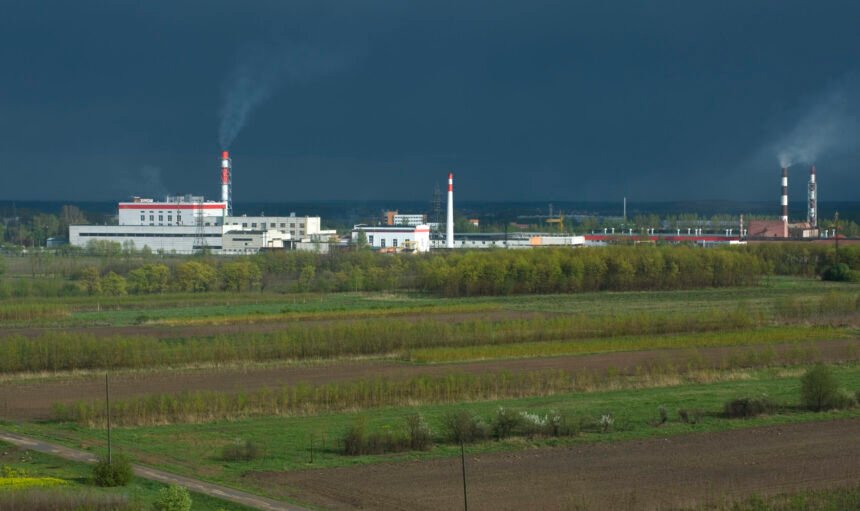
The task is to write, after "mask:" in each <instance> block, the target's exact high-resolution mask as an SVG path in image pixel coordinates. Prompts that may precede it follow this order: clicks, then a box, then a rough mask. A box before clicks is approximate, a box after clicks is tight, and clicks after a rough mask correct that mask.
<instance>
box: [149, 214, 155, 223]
mask: <svg viewBox="0 0 860 511" xmlns="http://www.w3.org/2000/svg"><path fill="white" fill-rule="evenodd" d="M149 221H150V222H155V215H149ZM150 225H151V224H150Z"/></svg>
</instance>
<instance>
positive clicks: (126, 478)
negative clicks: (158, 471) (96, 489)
mask: <svg viewBox="0 0 860 511" xmlns="http://www.w3.org/2000/svg"><path fill="white" fill-rule="evenodd" d="M133 476H134V472H133V470H132V467H131V461H130V460H129V459H128V458H126V457H125V456H121V455H118V456H113V457H112V459H111V460H110V461H108V458H107V456H104V457H102V458H101V459H99V461H98V463H96V464H95V466H94V467H93V481H94V482H95V483H96V485H98V486H109V487H112V486H125V485H127V484H128V483H130V482H131V478H132V477H133Z"/></svg>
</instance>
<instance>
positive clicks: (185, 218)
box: [117, 195, 227, 227]
mask: <svg viewBox="0 0 860 511" xmlns="http://www.w3.org/2000/svg"><path fill="white" fill-rule="evenodd" d="M226 211H227V203H226V202H212V201H206V200H205V199H204V198H203V197H200V196H195V195H176V196H167V198H166V199H164V200H163V201H161V202H156V201H154V200H153V199H144V198H141V197H134V198H133V199H132V200H131V202H120V203H119V204H118V205H117V218H118V219H119V225H149V226H154V225H158V226H186V227H194V226H197V225H198V223H202V224H203V225H204V226H213V225H221V222H222V219H223V218H224V215H225V214H226V213H225V212H226Z"/></svg>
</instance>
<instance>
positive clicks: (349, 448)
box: [343, 417, 430, 456]
mask: <svg viewBox="0 0 860 511" xmlns="http://www.w3.org/2000/svg"><path fill="white" fill-rule="evenodd" d="M415 427H416V436H415V438H414V441H415V445H421V447H420V448H426V447H428V446H429V439H430V433H429V429H427V427H426V425H424V424H423V421H419V422H418V423H416V424H415ZM422 430H423V431H424V433H423V435H426V437H422V436H421V435H422V433H420V432H419V431H422ZM422 438H424V439H423V440H422ZM412 442H413V439H412V438H411V437H410V438H407V437H405V436H403V435H395V434H394V433H393V432H392V431H391V430H390V429H388V428H387V427H386V428H384V429H383V431H379V432H374V433H370V434H368V433H367V427H366V421H365V419H364V418H363V417H361V418H359V419H356V420H355V422H353V424H352V425H351V426H350V427H349V429H347V430H346V433H344V436H343V453H344V454H346V455H347V456H359V455H362V454H383V453H386V452H400V451H405V450H408V449H410V448H411V446H412V445H413V443H412ZM422 442H424V443H423V444H422Z"/></svg>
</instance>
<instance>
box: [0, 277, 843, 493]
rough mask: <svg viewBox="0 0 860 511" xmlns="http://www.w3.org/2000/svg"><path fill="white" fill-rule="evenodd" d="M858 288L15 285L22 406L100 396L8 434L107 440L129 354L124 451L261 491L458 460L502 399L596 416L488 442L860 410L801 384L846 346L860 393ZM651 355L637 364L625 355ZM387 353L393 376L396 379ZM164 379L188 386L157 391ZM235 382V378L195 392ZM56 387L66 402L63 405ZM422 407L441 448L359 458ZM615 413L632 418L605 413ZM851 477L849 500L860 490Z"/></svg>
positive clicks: (545, 443)
mask: <svg viewBox="0 0 860 511" xmlns="http://www.w3.org/2000/svg"><path fill="white" fill-rule="evenodd" d="M858 296H860V286H858V285H857V284H849V283H829V282H822V281H819V280H816V279H806V278H797V277H765V278H763V279H762V282H761V284H760V285H757V286H750V287H743V288H706V289H696V290H671V291H625V292H607V291H602V292H587V293H574V294H550V295H520V296H495V297H493V296H484V297H469V298H440V297H438V296H432V295H428V294H422V293H418V292H415V291H410V292H398V293H355V292H350V293H327V294H326V293H320V294H317V293H295V294H279V293H272V292H259V291H252V292H240V293H224V292H214V293H213V292H210V293H164V294H152V295H128V296H121V297H114V298H109V297H104V296H101V297H96V296H76V297H69V298H38V299H37V298H24V299H21V300H16V299H12V298H7V299H2V300H0V357H2V358H0V398H2V403H3V406H4V407H6V406H7V403H6V401H7V400H8V401H14V400H15V399H16V393H17V391H18V390H19V389H20V390H27V389H28V386H31V385H32V386H37V387H38V385H43V384H44V385H45V387H44V388H45V389H49V390H46V391H45V392H46V394H44V395H47V396H49V398H50V399H52V400H53V399H55V397H54V395H53V394H50V395H49V394H47V392H51V390H50V389H52V388H53V389H57V388H58V387H57V385H56V383H57V382H62V384H63V385H64V386H65V387H68V389H80V393H81V394H80V395H81V397H80V398H78V397H75V396H76V394H75V393H74V392H72V391H69V392H67V393H64V399H66V401H64V402H63V405H62V406H55V407H54V408H53V412H52V413H53V415H52V416H53V419H51V420H43V419H39V420H36V419H33V418H28V419H20V418H16V417H0V428H2V429H6V430H9V431H12V432H16V433H19V434H22V435H31V436H37V437H40V438H43V439H46V440H52V441H56V442H58V443H61V444H64V445H68V446H70V447H75V448H83V449H88V450H90V451H92V452H94V453H99V454H100V453H102V452H103V451H104V449H105V434H106V431H105V429H104V428H103V427H102V424H103V423H104V419H105V415H104V406H103V403H104V401H103V393H102V392H101V387H100V386H99V385H100V384H101V382H102V381H103V374H104V372H103V371H105V370H109V371H110V373H111V375H112V377H114V378H117V379H118V380H119V379H121V378H123V377H125V378H127V379H128V381H137V382H138V383H136V385H138V386H139V389H133V390H135V391H136V392H130V391H128V390H126V392H127V393H126V394H125V395H119V396H113V397H112V408H111V410H112V411H111V415H112V418H113V421H114V422H113V424H114V426H115V428H114V430H113V444H114V449H115V450H117V451H119V452H123V453H125V454H128V455H130V456H131V457H132V458H133V459H134V460H135V462H138V463H141V464H145V465H150V466H154V467H158V468H160V469H164V470H167V471H171V472H174V473H177V474H181V475H185V476H193V477H197V478H199V479H203V480H209V481H212V482H216V483H222V484H225V485H228V486H232V487H237V488H243V489H246V490H248V491H251V492H256V493H261V492H264V491H265V490H263V489H262V488H260V487H254V486H252V483H250V482H249V481H252V480H254V479H253V478H249V477H246V476H247V474H248V473H249V472H256V471H284V470H288V471H293V470H308V469H319V468H333V467H348V466H364V465H368V464H375V463H380V462H400V461H409V460H430V459H438V458H448V457H454V456H457V455H458V454H459V447H458V446H456V445H454V444H453V443H451V441H450V438H449V435H448V433H447V431H446V428H445V423H446V421H448V420H449V419H450V416H451V414H452V413H454V412H457V411H464V410H465V411H468V412H469V413H471V414H474V415H477V416H478V417H480V418H481V419H482V421H483V422H484V423H487V424H489V423H491V422H492V421H493V420H495V419H496V415H497V413H498V410H499V409H500V407H501V408H505V409H509V410H514V411H515V412H517V413H519V412H529V413H533V414H537V415H541V416H543V415H546V414H549V413H550V412H557V413H558V414H560V415H563V416H564V417H565V418H566V420H569V421H570V422H569V423H570V424H575V427H572V428H571V430H573V431H575V432H576V434H565V435H561V436H542V435H536V436H532V437H526V436H518V437H513V438H507V439H503V440H486V439H484V440H480V441H477V442H475V443H470V444H468V445H467V446H466V449H467V451H468V452H469V453H491V452H500V451H514V450H520V449H528V448H532V447H562V446H573V445H578V444H585V443H592V442H623V441H628V440H637V439H647V438H655V437H664V436H669V435H681V434H686V433H691V432H698V433H708V432H715V431H724V430H732V429H739V428H751V427H757V426H766V425H775V424H790V423H799V422H810V421H823V420H830V419H835V418H851V419H857V418H860V407H856V406H855V407H848V408H846V409H844V410H840V411H827V412H822V413H815V412H811V411H808V410H806V409H803V408H801V407H800V406H799V403H800V399H799V393H800V378H801V376H802V375H803V374H804V372H805V371H806V370H807V369H808V368H809V367H810V364H812V363H813V362H814V361H815V360H816V359H818V357H819V355H820V353H819V352H818V351H817V350H819V349H824V348H826V347H828V346H829V347H830V348H829V349H830V351H828V352H826V353H827V357H828V358H826V360H828V361H831V362H834V363H833V364H832V367H833V371H834V373H835V375H836V377H837V379H838V381H839V383H840V385H841V386H842V387H843V388H844V389H845V390H846V391H848V392H850V393H851V394H852V395H854V393H855V392H857V391H860V359H858V357H860V344H852V341H855V340H857V339H858V337H860V299H858ZM829 341H833V342H831V343H829V344H828V342H829ZM822 346H823V347H824V348H822ZM634 352H635V353H637V355H639V356H638V357H635V361H633V362H631V361H630V360H634V357H630V358H629V360H628V358H625V357H627V356H626V355H625V354H626V353H634ZM822 353H823V352H822ZM592 355H600V356H601V357H602V359H605V360H607V362H605V363H604V365H595V366H590V365H589V364H591V362H589V360H592V359H595V360H596V359H597V358H598V357H593V356H592ZM669 355H672V356H671V357H669ZM706 356H709V357H710V358H707V357H706ZM613 357H614V358H613ZM565 363H568V365H564V364H565ZM529 364H535V365H529ZM556 364H558V366H556ZM531 367H538V368H539V369H538V370H533V369H531ZM309 368H310V369H313V371H308V372H307V373H301V374H313V377H314V378H315V380H313V381H312V382H304V381H303V380H300V379H293V380H289V381H290V382H291V383H289V384H279V383H273V384H271V385H267V383H266V382H263V383H259V382H258V383H256V384H255V385H256V386H252V387H248V388H245V387H244V385H243V384H244V380H243V378H244V375H245V374H247V375H248V379H249V380H251V379H253V378H251V376H253V375H254V374H255V371H262V370H264V369H265V370H270V371H272V372H271V374H273V375H276V376H284V375H286V376H289V374H291V373H290V371H293V370H295V371H300V370H307V369H309ZM356 368H360V369H361V368H365V369H366V370H364V369H362V370H363V371H364V372H362V371H358V370H356V371H355V372H353V373H348V374H350V376H349V377H345V378H341V371H342V370H344V371H346V370H347V369H349V370H355V369H356ZM375 368H380V370H381V369H383V368H384V369H388V370H390V371H389V372H388V373H386V375H385V376H378V377H377V376H375V375H374V374H373V371H374V370H375ZM392 368H393V369H392ZM226 369H230V370H233V371H234V372H232V373H229V374H228V372H227V371H226ZM398 371H399V372H398ZM422 371H423V372H422ZM260 374H269V373H260ZM286 376H285V377H286ZM149 377H151V378H153V380H158V381H159V382H161V381H168V382H169V381H173V380H172V379H175V381H176V382H178V383H176V384H175V385H173V386H170V385H165V386H161V387H159V390H157V391H156V390H147V383H148V382H147V378H149ZM222 377H223V378H228V377H229V378H230V380H229V382H231V384H232V385H231V386H223V387H221V388H220V390H209V389H208V388H205V387H204V388H194V389H190V388H186V386H185V385H186V383H185V382H192V383H193V382H194V381H195V380H196V379H199V380H202V381H204V384H206V385H211V383H209V382H211V381H213V380H216V379H219V378H222ZM135 378H138V380H134V379H135ZM207 378H209V379H208V380H207ZM297 378H298V377H297ZM94 382H95V383H94ZM48 384H54V385H55V386H54V387H50V386H49V385H48ZM93 388H94V389H95V390H93ZM63 390H64V391H65V390H67V389H66V388H64V389H63ZM76 391H77V390H75V392H76ZM69 396H72V397H69ZM761 396H768V397H769V398H770V399H772V400H774V401H775V402H776V403H778V405H779V407H778V409H777V410H776V411H775V412H772V413H769V414H766V415H761V416H757V417H753V418H748V419H735V418H727V417H725V416H724V415H723V414H722V410H723V406H724V404H725V403H726V402H727V401H729V400H731V399H735V398H743V397H749V398H759V397H761ZM21 399H22V400H26V397H25V398H21ZM74 400H77V401H74ZM46 401H47V402H46V404H45V406H46V407H47V408H48V409H50V407H51V405H52V404H55V403H56V401H48V400H47V399H46ZM26 404H27V403H23V404H22V403H17V405H16V403H14V402H13V403H12V404H11V405H9V408H10V409H12V408H15V406H18V407H19V409H24V408H26V407H25V406H24V405H26ZM4 409H5V408H4ZM661 409H662V410H664V411H665V413H666V421H665V422H663V423H661V422H660V413H661V412H660V410H661ZM679 410H685V411H686V412H687V414H688V415H689V416H691V417H695V418H696V419H695V421H694V423H690V422H688V421H685V420H682V418H681V415H680V414H679ZM416 412H417V413H420V414H421V416H422V417H423V418H424V419H425V420H426V422H427V424H428V425H429V428H430V431H431V437H432V442H433V446H432V447H431V448H430V449H429V450H426V451H421V450H416V451H406V452H396V453H387V454H375V455H359V456H347V455H345V454H344V453H343V447H344V443H343V439H344V435H345V433H346V432H347V431H348V430H349V429H350V428H351V427H352V426H354V425H356V424H358V423H359V422H362V423H365V424H366V427H367V432H368V433H369V434H390V435H394V436H400V435H402V434H403V432H404V431H405V419H406V417H408V416H409V415H411V414H413V413H416ZM0 416H2V414H0ZM605 416H606V417H611V425H609V426H606V425H601V422H600V421H601V420H602V418H603V417H605ZM245 442H251V443H252V444H254V445H255V446H257V447H259V449H260V455H259V456H257V457H256V458H254V459H250V460H247V461H235V460H229V461H228V460H227V459H224V456H223V454H222V450H223V449H224V448H225V447H229V446H233V445H240V444H243V443H245ZM32 460H35V461H32ZM32 460H30V461H27V463H31V464H32V469H31V470H30V472H32V473H39V474H40V475H44V476H52V477H60V478H63V479H69V480H71V481H73V483H72V486H71V488H72V489H80V490H83V489H87V488H89V485H88V483H87V481H86V474H87V473H88V468H87V467H86V466H84V465H78V464H73V463H65V462H61V461H58V460H55V459H53V458H50V457H47V456H41V455H33V457H32ZM51 460H53V461H51ZM11 461H14V460H11ZM11 461H10V462H11ZM2 463H3V462H2V461H0V464H2ZM159 488H160V486H159V485H156V484H150V483H147V482H145V481H140V480H136V481H135V482H134V484H133V485H132V486H130V487H129V488H127V489H125V490H120V491H125V492H127V493H128V495H129V496H130V497H131V498H133V499H135V500H139V501H140V502H143V503H144V505H145V506H148V505H149V502H151V499H152V497H153V495H154V493H155V491H156V490H157V489H159ZM99 491H101V490H99ZM110 491H114V490H110ZM846 492H847V493H845V492H843V493H844V494H843V493H838V492H836V493H833V494H832V495H834V496H833V499H839V498H841V497H840V495H842V496H845V498H852V495H854V494H853V493H851V491H849V490H846ZM846 495H847V496H846ZM807 497H808V498H817V499H824V498H830V497H822V495H821V494H809V495H808V496H807ZM807 497H803V498H807ZM797 498H801V497H797ZM836 501H838V500H834V502H836ZM195 502H196V505H195V509H213V510H214V509H218V508H224V509H239V508H237V507H230V506H228V505H226V504H224V503H219V502H216V501H214V500H213V501H210V500H207V499H205V498H203V497H202V496H195ZM768 502H770V501H768ZM774 502H776V501H774ZM791 502H803V501H798V500H794V501H791ZM732 505H734V504H732ZM767 505H770V504H767ZM792 505H795V504H792ZM207 506H208V507H207ZM738 506H740V507H737V508H734V507H726V508H725V509H738V510H745V509H750V510H753V509H768V508H767V507H762V506H758V504H756V503H755V502H754V501H752V500H750V501H749V502H747V501H742V502H741V503H740V504H738ZM744 506H746V507H744ZM756 506H758V507H756ZM796 508H797V507H795V508H791V507H786V509H796ZM721 509H722V508H721ZM780 509H782V508H780Z"/></svg>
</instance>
